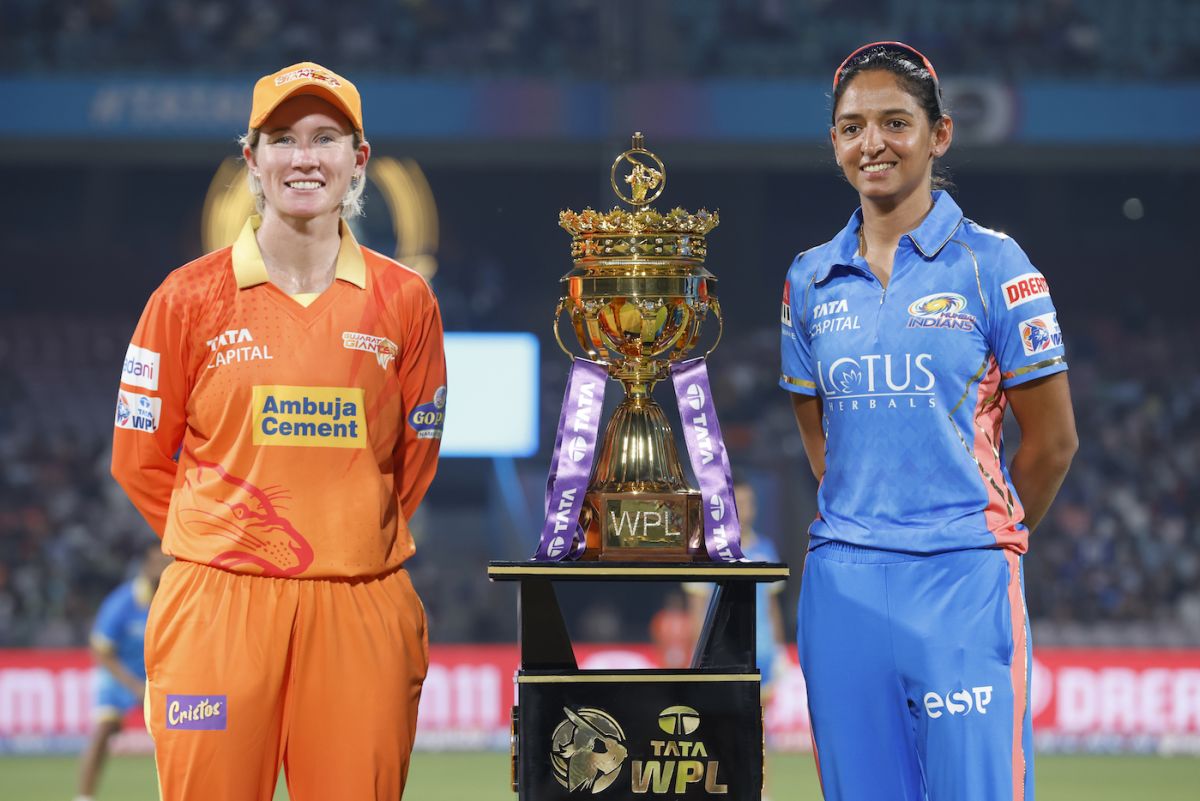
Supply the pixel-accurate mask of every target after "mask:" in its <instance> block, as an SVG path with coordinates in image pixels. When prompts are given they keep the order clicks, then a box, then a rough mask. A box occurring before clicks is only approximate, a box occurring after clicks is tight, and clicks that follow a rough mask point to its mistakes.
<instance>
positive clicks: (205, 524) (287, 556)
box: [179, 459, 313, 577]
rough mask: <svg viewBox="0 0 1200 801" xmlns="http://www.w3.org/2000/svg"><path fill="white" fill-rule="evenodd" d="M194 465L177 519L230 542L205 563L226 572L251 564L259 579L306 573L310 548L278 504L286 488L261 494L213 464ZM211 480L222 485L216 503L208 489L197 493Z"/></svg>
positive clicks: (261, 491) (201, 533)
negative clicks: (198, 489) (259, 571)
mask: <svg viewBox="0 0 1200 801" xmlns="http://www.w3.org/2000/svg"><path fill="white" fill-rule="evenodd" d="M195 462H196V467H195V469H194V470H191V471H189V472H188V476H187V478H185V479H184V483H183V487H182V488H181V489H180V493H181V497H180V499H179V501H180V505H179V515H180V518H181V519H182V521H183V523H184V525H185V527H186V529H187V530H188V531H189V532H195V533H198V534H200V535H201V536H204V537H219V538H222V539H225V540H228V541H229V542H230V543H231V544H232V547H231V548H230V549H229V550H226V551H223V552H222V553H219V554H217V555H216V556H215V557H213V558H212V559H211V560H209V564H210V565H212V566H213V567H220V568H224V569H226V570H233V569H237V568H244V567H245V566H247V565H250V566H253V567H257V568H259V569H260V570H261V571H262V573H261V574H262V575H264V576H276V577H286V576H296V575H299V574H301V573H303V572H304V571H305V570H306V569H308V566H309V565H311V564H312V561H313V549H312V546H311V545H309V544H308V540H306V539H305V538H304V537H303V536H302V535H301V534H300V532H299V531H297V530H296V527H295V526H294V525H292V522H291V521H290V520H288V519H287V518H286V517H284V516H283V515H282V514H280V512H281V511H282V510H283V507H281V506H277V502H278V501H282V500H285V499H286V498H287V492H286V490H282V489H279V488H268V490H270V491H264V490H263V489H260V488H259V487H256V486H254V485H253V484H251V483H250V482H248V481H246V480H245V479H244V478H240V477H238V476H235V475H232V474H231V473H229V472H228V471H226V470H225V468H223V467H222V466H221V465H219V464H216V463H215V462H205V461H201V460H199V459H197V460H195ZM214 478H215V479H217V480H219V481H220V482H221V487H220V495H221V497H220V498H219V499H217V498H212V497H210V496H211V495H212V494H213V493H212V490H211V488H206V490H207V491H206V492H204V493H200V492H198V491H197V488H198V487H199V486H201V485H207V484H210V483H211V481H212V480H213V479H214Z"/></svg>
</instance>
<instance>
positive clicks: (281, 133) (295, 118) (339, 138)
mask: <svg viewBox="0 0 1200 801" xmlns="http://www.w3.org/2000/svg"><path fill="white" fill-rule="evenodd" d="M259 130H260V135H259V137H258V141H257V142H256V143H255V144H254V146H253V147H250V146H247V147H245V149H244V150H243V151H242V155H243V156H245V159H246V164H247V166H248V167H249V168H250V170H251V171H252V172H253V173H254V174H255V175H256V176H257V178H258V181H259V183H260V184H261V186H262V192H263V206H264V208H263V213H264V214H269V213H274V214H277V215H279V216H280V217H284V218H292V219H314V218H317V217H321V216H323V215H327V214H332V215H334V216H335V217H336V216H338V215H340V213H341V207H342V201H343V199H344V198H345V197H346V193H347V191H348V190H349V189H350V182H351V179H353V178H355V177H356V176H357V177H358V179H359V180H361V179H362V174H363V170H364V169H365V168H366V164H367V159H368V158H369V157H370V152H371V151H370V145H368V144H367V143H366V142H359V144H358V146H357V147H356V146H355V144H354V139H355V137H354V132H353V130H352V129H351V124H350V121H349V120H348V119H347V118H346V116H345V115H344V114H342V113H341V112H340V111H338V110H337V109H336V108H335V107H334V106H333V105H331V104H330V103H328V102H326V101H325V100H322V99H321V98H318V97H314V96H312V95H298V96H296V97H293V98H291V99H289V100H286V101H285V102H283V103H282V104H281V105H280V106H279V107H278V108H276V109H275V110H274V111H273V112H271V115H270V116H269V117H267V119H266V120H265V121H264V122H263V125H262V128H261V129H259Z"/></svg>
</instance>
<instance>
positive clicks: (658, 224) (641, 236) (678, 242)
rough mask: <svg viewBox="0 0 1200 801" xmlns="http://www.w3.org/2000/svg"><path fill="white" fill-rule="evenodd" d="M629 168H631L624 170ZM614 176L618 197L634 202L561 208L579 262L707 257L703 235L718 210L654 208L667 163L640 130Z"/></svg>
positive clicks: (714, 222)
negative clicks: (608, 208) (601, 208)
mask: <svg viewBox="0 0 1200 801" xmlns="http://www.w3.org/2000/svg"><path fill="white" fill-rule="evenodd" d="M624 170H628V174H625V175H622V174H621V173H622V171H624ZM609 177H610V181H611V184H612V189H613V192H615V193H616V195H617V197H619V198H620V199H621V200H622V201H624V202H625V203H628V204H629V205H630V206H633V207H634V208H633V209H632V210H627V209H622V208H620V207H619V206H617V207H614V208H613V209H612V211H607V212H602V211H596V210H594V209H592V208H590V207H589V208H585V209H584V210H583V211H581V212H575V211H572V210H571V209H566V210H564V211H560V212H559V215H558V224H559V225H560V226H561V227H562V228H564V229H565V230H566V231H567V232H568V233H570V234H571V236H572V237H573V238H574V241H573V242H572V246H571V255H572V257H573V258H574V259H575V261H576V262H587V263H594V262H596V261H603V262H605V263H607V264H616V263H662V262H680V261H682V262H689V263H703V261H704V256H705V253H706V251H707V248H706V245H705V241H704V237H705V235H706V234H708V232H709V231H711V230H712V229H714V228H716V227H717V224H718V223H719V222H720V218H719V215H718V214H717V212H715V211H714V212H710V211H708V210H707V209H700V210H699V211H698V212H696V213H695V214H693V213H691V212H689V211H686V210H685V209H682V208H678V207H676V208H674V209H671V210H670V211H668V212H667V213H666V214H663V213H660V212H659V211H657V210H655V209H653V208H650V204H651V203H652V202H654V201H655V200H656V199H657V198H658V196H659V195H661V194H662V192H663V189H664V188H665V187H666V183H667V168H666V166H664V165H663V162H662V159H660V158H659V157H658V156H656V155H655V154H654V153H652V152H651V151H649V150H647V149H646V139H645V137H644V136H643V135H642V132H641V131H637V132H635V133H634V134H633V137H632V139H631V147H630V148H629V150H626V151H625V152H624V153H621V154H620V155H619V156H617V158H616V159H615V160H614V161H613V165H612V169H611V170H610V171H609ZM625 186H628V187H629V189H628V191H625V190H624V187H625Z"/></svg>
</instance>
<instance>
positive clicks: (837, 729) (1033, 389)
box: [780, 42, 1077, 801]
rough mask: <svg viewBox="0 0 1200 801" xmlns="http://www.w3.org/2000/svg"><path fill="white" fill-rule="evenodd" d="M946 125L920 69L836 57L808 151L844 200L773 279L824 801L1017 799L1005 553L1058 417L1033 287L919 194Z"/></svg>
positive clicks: (906, 57) (991, 242) (1048, 341)
mask: <svg viewBox="0 0 1200 801" xmlns="http://www.w3.org/2000/svg"><path fill="white" fill-rule="evenodd" d="M953 131H954V128H953V123H952V121H951V119H950V117H949V116H948V115H947V114H946V113H945V111H944V109H943V107H942V101H941V93H940V89H939V87H938V81H937V75H936V73H935V72H934V69H933V66H932V65H931V64H930V63H929V61H928V60H927V59H926V58H925V57H924V56H922V55H921V54H920V53H918V52H917V51H916V50H914V49H913V48H911V47H908V46H907V45H904V44H900V43H895V42H887V43H875V44H871V45H867V46H865V47H863V48H860V49H859V50H857V51H855V52H854V53H852V54H851V55H850V56H849V57H848V58H847V59H846V60H845V61H844V62H843V63H842V65H841V66H840V67H839V68H838V70H837V72H836V73H835V78H834V86H833V125H832V128H831V130H830V138H831V139H832V142H833V149H834V155H835V157H836V159H837V162H838V165H839V166H840V167H841V169H842V171H843V172H844V173H845V176H846V179H847V180H848V181H849V183H850V185H851V186H853V187H854V188H855V189H856V190H857V191H858V195H859V201H860V203H861V207H860V208H859V209H858V210H857V211H855V213H854V215H853V216H852V217H851V218H850V221H849V223H847V225H846V227H845V228H844V229H842V231H841V232H839V233H838V234H837V236H835V237H834V238H833V239H832V240H831V241H829V242H827V243H825V244H824V245H820V246H818V247H815V248H812V249H811V250H808V251H806V252H804V253H802V254H800V255H799V256H797V257H796V259H795V261H794V262H793V264H792V266H791V268H790V269H789V271H788V276H787V283H786V284H785V287H784V300H783V313H782V317H783V321H782V322H783V326H782V333H783V338H782V357H783V375H782V378H781V381H780V383H781V385H782V386H783V388H784V389H787V390H789V391H790V392H792V393H793V394H792V395H791V398H792V402H793V406H794V409H795V413H796V419H797V421H798V423H799V426H800V432H801V436H802V438H803V441H804V447H805V451H806V453H807V455H808V460H809V462H810V463H811V465H812V469H813V472H814V474H816V476H817V477H818V478H819V479H820V482H821V483H820V489H819V490H818V497H817V507H818V517H817V519H816V520H815V521H814V522H813V524H812V527H811V529H810V535H811V546H810V551H809V554H808V558H807V560H806V562H805V567H804V578H803V585H802V590H801V596H800V609H799V631H798V644H799V652H800V663H801V667H802V668H803V670H804V676H805V680H806V682H807V685H808V693H809V696H808V697H809V709H810V712H811V718H812V726H813V737H814V743H815V750H816V758H817V765H818V769H819V772H820V777H821V782H822V787H823V790H824V793H825V798H826V799H827V801H901V800H903V801H910V800H911V801H925V800H927V801H967V800H968V799H969V801H993V800H998V799H1005V801H1012V799H1032V798H1033V770H1032V762H1031V760H1032V751H1031V742H1030V740H1031V734H1032V728H1031V723H1030V712H1029V702H1028V699H1029V670H1030V664H1031V656H1030V651H1029V633H1028V620H1027V615H1026V611H1025V602H1024V589H1023V585H1022V578H1021V555H1022V554H1023V553H1024V552H1025V550H1026V548H1027V547H1028V543H1029V533H1030V531H1032V530H1033V529H1034V527H1035V526H1036V525H1037V523H1038V521H1039V520H1041V518H1042V516H1043V515H1044V514H1045V513H1046V510H1047V508H1048V507H1049V506H1050V502H1051V500H1052V499H1053V498H1054V495H1055V493H1056V492H1057V491H1058V488H1059V486H1060V484H1061V483H1062V480H1063V477H1064V476H1065V474H1066V471H1067V467H1068V465H1069V464H1070V461H1071V457H1072V455H1073V454H1074V452H1075V449H1076V447H1077V439H1076V434H1075V421H1074V417H1073V415H1072V411H1071V401H1070V394H1069V390H1068V386H1067V376H1066V372H1065V371H1066V369H1067V364H1066V359H1065V353H1064V349H1063V337H1062V332H1061V330H1060V328H1059V323H1058V315H1057V312H1056V311H1055V308H1054V304H1053V303H1052V301H1051V299H1050V289H1049V285H1048V283H1047V281H1046V278H1045V277H1044V276H1043V275H1042V274H1041V273H1040V272H1039V271H1038V270H1037V269H1036V268H1035V267H1034V266H1033V265H1032V264H1031V263H1030V261H1029V259H1028V258H1027V257H1026V255H1025V253H1024V252H1023V251H1022V250H1021V249H1020V247H1018V246H1017V244H1016V243H1015V242H1014V241H1013V240H1012V239H1010V238H1009V237H1007V236H1005V235H1003V234H1000V233H997V232H995V231H990V230H988V229H986V228H984V227H982V226H980V225H978V224H976V223H974V222H972V221H971V220H969V219H967V218H965V217H964V216H963V214H962V211H961V210H960V209H959V207H958V205H957V204H956V203H955V202H954V200H953V199H952V198H951V197H950V196H949V195H948V194H946V193H945V192H944V191H935V187H934V186H933V167H934V163H935V161H936V160H937V159H938V158H940V157H941V156H942V155H944V154H945V152H946V151H947V149H948V148H949V147H950V142H951V140H952V138H953ZM1009 405H1011V407H1012V410H1013V414H1014V416H1015V417H1016V420H1017V423H1018V424H1019V425H1020V428H1021V435H1022V436H1021V445H1020V448H1019V449H1018V450H1017V452H1016V453H1015V454H1014V455H1013V458H1012V462H1011V466H1009V465H1007V464H1006V456H1005V453H1004V444H1003V442H1002V441H1001V435H1000V428H1001V422H1002V420H1003V418H1004V411H1005V408H1006V407H1007V406H1009Z"/></svg>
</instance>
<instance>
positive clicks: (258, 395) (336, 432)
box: [253, 386, 367, 448]
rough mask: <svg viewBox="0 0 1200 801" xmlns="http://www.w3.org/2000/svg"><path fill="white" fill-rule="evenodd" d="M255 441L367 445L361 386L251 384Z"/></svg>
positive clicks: (261, 442) (323, 446) (349, 446)
mask: <svg viewBox="0 0 1200 801" xmlns="http://www.w3.org/2000/svg"><path fill="white" fill-rule="evenodd" d="M253 403H254V435H253V441H254V444H255V445H286V446H307V447H317V448H365V447H367V420H366V415H365V413H364V411H363V391H362V388H361V387H289V386H256V387H255V388H254V400H253Z"/></svg>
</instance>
